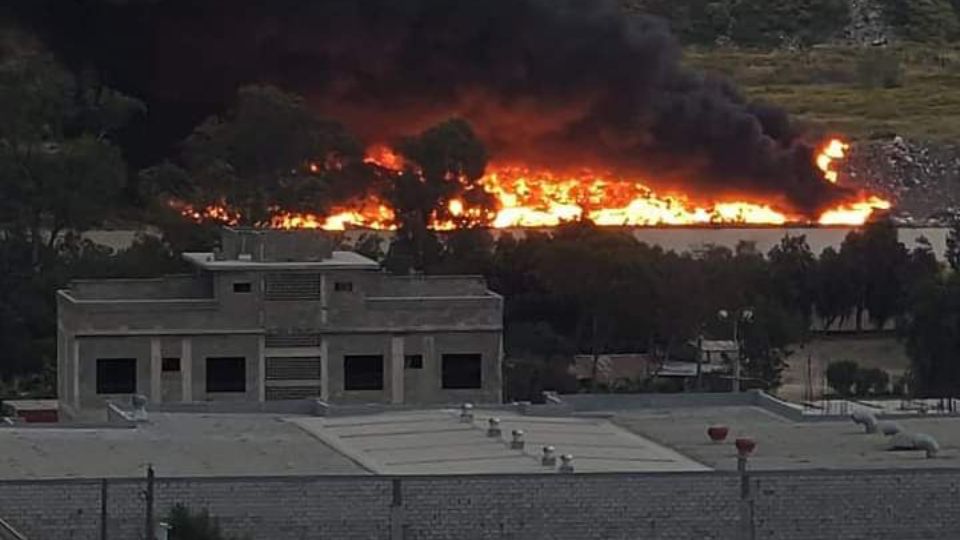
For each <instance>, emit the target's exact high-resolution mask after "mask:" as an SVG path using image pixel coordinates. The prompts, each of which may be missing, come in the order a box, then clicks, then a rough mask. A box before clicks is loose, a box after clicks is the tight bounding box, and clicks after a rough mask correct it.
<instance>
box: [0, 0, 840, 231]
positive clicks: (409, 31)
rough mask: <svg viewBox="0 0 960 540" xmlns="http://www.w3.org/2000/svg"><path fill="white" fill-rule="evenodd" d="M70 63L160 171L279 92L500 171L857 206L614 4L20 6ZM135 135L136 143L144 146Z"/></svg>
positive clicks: (102, 0) (654, 29)
mask: <svg viewBox="0 0 960 540" xmlns="http://www.w3.org/2000/svg"><path fill="white" fill-rule="evenodd" d="M14 2H20V3H19V4H16V5H17V6H18V7H15V8H14V10H15V12H16V14H17V16H18V18H19V19H20V21H21V22H24V23H25V24H27V25H28V26H29V27H31V28H32V29H33V30H34V31H36V32H37V33H38V34H39V35H40V36H41V38H43V39H44V41H45V42H47V43H48V44H49V46H51V47H52V48H53V49H54V50H55V51H57V52H58V54H59V55H60V56H61V58H63V59H64V61H65V62H66V63H68V64H69V65H70V66H72V67H73V68H74V69H77V70H81V71H82V70H90V69H92V70H93V71H94V72H96V73H98V74H100V76H101V77H103V79H104V81H105V82H106V83H107V84H110V85H113V86H116V87H118V88H120V89H121V90H124V91H127V92H129V93H132V94H134V95H136V96H138V97H140V98H142V99H144V100H145V101H146V102H147V104H148V106H149V107H150V108H151V113H150V118H149V120H148V122H147V124H146V125H145V126H142V127H141V128H140V129H141V131H140V132H139V133H134V134H132V135H131V136H132V137H135V140H136V141H137V143H136V145H135V146H138V148H134V149H133V150H132V152H133V153H134V156H133V159H134V160H136V159H137V158H138V157H139V159H142V160H144V161H147V160H150V159H156V158H158V157H161V156H158V155H152V154H153V153H156V152H161V153H162V152H166V151H168V150H169V146H170V145H171V144H172V141H175V140H178V139H180V138H182V137H183V136H184V135H186V133H187V132H188V131H189V129H190V127H191V126H192V125H193V124H194V123H196V122H197V121H199V120H200V119H201V118H202V117H203V116H205V115H207V114H210V113H213V112H217V111H218V110H222V109H223V108H225V107H226V105H227V102H228V100H229V99H230V96H232V95H234V92H235V90H236V88H237V86H239V85H241V84H245V83H251V82H267V83H273V84H277V85H279V86H282V87H284V88H286V89H288V90H292V91H296V92H298V93H300V94H302V95H304V96H305V97H306V98H307V99H308V100H309V101H310V103H312V104H313V106H314V107H315V108H316V110H317V111H318V112H319V113H322V114H323V115H325V116H329V117H332V118H335V119H338V120H341V121H342V122H344V123H345V124H346V125H347V126H348V127H349V128H350V129H352V130H353V131H354V132H356V133H358V134H359V135H361V136H362V137H363V138H364V139H365V140H367V141H368V142H377V141H389V140H391V139H393V138H394V137H397V136H399V135H404V134H411V133H414V132H417V131H420V130H422V129H423V128H425V127H427V126H429V125H431V124H434V123H436V122H438V121H440V120H443V119H446V118H448V117H450V116H461V117H463V118H465V119H467V120H469V121H470V123H471V124H472V125H473V126H474V127H475V129H476V130H477V132H478V133H479V134H480V135H481V138H482V139H483V140H484V142H485V143H486V145H487V146H488V148H489V150H490V153H491V155H492V156H493V158H494V159H495V160H499V161H509V160H522V161H523V162H525V163H532V164H547V165H550V166H552V167H560V166H574V165H576V166H580V165H586V166H594V167H596V166H600V167H603V168H606V169H614V170H616V171H617V172H620V173H624V174H632V175H637V177H638V178H640V179H643V180H644V181H646V182H650V183H652V184H653V185H658V182H659V183H660V184H667V185H669V186H677V185H681V186H684V189H685V190H686V191H688V192H693V193H703V194H710V195H715V194H725V193H755V194H762V195H765V196H769V197H780V198H782V199H784V200H785V202H787V203H788V204H790V205H792V206H794V207H795V208H796V209H798V210H801V211H805V212H810V213H813V212H814V211H816V210H818V209H820V208H822V207H824V206H826V205H828V204H830V203H834V202H836V201H838V200H839V199H842V198H843V197H845V196H846V195H847V193H846V192H845V191H843V190H841V189H839V188H836V187H834V186H830V185H828V184H827V183H826V182H824V180H823V179H822V177H821V175H820V173H819V171H818V170H817V169H816V168H815V167H814V164H813V161H814V156H813V154H814V150H813V149H812V148H811V146H809V145H808V144H806V143H804V142H803V141H802V138H801V133H799V132H798V129H797V127H796V126H795V125H794V124H793V123H792V122H791V120H790V118H788V116H787V115H786V113H785V112H784V111H782V110H780V109H777V108H774V107H770V106H764V105H759V104H753V103H749V102H748V101H747V100H746V99H745V98H744V97H743V96H742V95H741V94H740V93H739V92H738V91H737V89H736V88H735V87H734V86H733V85H731V84H730V83H729V82H727V81H725V80H723V79H720V78H716V77H710V76H705V75H703V74H700V73H697V72H694V71H691V70H689V69H686V68H684V67H683V66H682V65H681V63H680V61H681V50H680V48H679V46H678V44H677V42H676V41H675V39H674V38H673V37H672V36H671V35H670V34H669V32H668V30H667V29H666V28H665V25H664V24H663V23H662V22H661V21H659V20H657V19H654V18H651V17H645V16H638V15H628V14H626V13H625V12H624V11H622V10H621V9H620V7H619V6H618V5H617V4H616V2H614V1H613V0H14ZM136 137H139V138H136Z"/></svg>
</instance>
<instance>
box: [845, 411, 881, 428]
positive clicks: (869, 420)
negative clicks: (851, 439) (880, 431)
mask: <svg viewBox="0 0 960 540" xmlns="http://www.w3.org/2000/svg"><path fill="white" fill-rule="evenodd" d="M850 419H851V420H853V423H855V424H858V425H861V426H863V427H864V431H865V432H866V433H876V432H877V417H876V416H874V414H873V413H872V412H870V411H865V410H863V409H857V410H856V411H854V412H853V414H851V415H850Z"/></svg>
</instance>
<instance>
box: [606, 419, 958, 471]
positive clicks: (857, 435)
mask: <svg viewBox="0 0 960 540" xmlns="http://www.w3.org/2000/svg"><path fill="white" fill-rule="evenodd" d="M614 422H615V423H616V424H617V425H619V426H621V427H623V428H625V429H628V430H630V431H632V432H634V433H637V434H639V435H642V436H645V437H649V438H650V439H652V440H655V441H658V442H660V443H661V444H664V445H666V446H669V447H671V448H673V449H675V450H677V451H678V452H681V453H683V454H684V455H687V456H690V457H691V458H693V459H696V460H697V461H700V462H703V463H705V464H707V465H709V466H710V467H713V468H715V469H718V470H735V469H736V466H737V460H736V451H735V449H734V447H733V444H732V443H733V440H734V439H735V438H736V437H738V436H749V437H752V438H753V439H754V440H755V441H756V442H757V449H756V451H755V452H754V455H753V456H751V458H750V468H751V469H757V470H794V469H884V468H925V467H932V468H943V467H960V452H958V446H960V418H956V417H940V418H909V419H898V420H896V423H897V424H899V425H900V426H901V427H902V428H903V429H904V431H907V432H912V433H926V434H928V435H931V436H933V437H934V438H936V439H937V441H938V442H939V444H940V448H941V451H940V455H939V456H938V457H937V458H934V459H926V457H925V455H924V453H923V452H922V451H908V452H892V451H889V447H890V439H889V438H888V437H885V436H884V435H881V434H870V435H868V434H866V433H864V429H863V427H861V426H858V425H857V424H854V423H853V422H852V421H850V420H849V419H838V420H834V421H822V420H821V421H806V422H796V421H793V420H789V419H787V418H784V417H781V416H778V415H776V414H774V413H773V412H771V411H768V410H766V409H764V408H761V407H754V406H724V407H688V408H673V409H665V408H664V409H636V410H629V411H618V412H615V413H614ZM711 425H725V426H728V427H729V428H730V435H729V438H728V440H727V442H726V443H721V444H716V443H713V442H710V440H709V438H708V437H707V428H708V427H710V426H711Z"/></svg>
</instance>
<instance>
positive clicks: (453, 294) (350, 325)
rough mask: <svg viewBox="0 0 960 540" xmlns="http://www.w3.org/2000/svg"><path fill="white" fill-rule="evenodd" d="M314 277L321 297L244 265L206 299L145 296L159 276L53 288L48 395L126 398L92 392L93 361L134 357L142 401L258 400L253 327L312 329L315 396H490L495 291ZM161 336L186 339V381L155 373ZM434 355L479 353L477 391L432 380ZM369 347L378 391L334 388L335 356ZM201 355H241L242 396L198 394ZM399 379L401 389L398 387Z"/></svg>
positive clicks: (464, 284)
mask: <svg viewBox="0 0 960 540" xmlns="http://www.w3.org/2000/svg"><path fill="white" fill-rule="evenodd" d="M258 238H259V237H258ZM294 247H296V246H294ZM291 249H293V248H291ZM268 270H269V268H265V270H264V271H268ZM310 273H311V274H313V275H316V272H310ZM321 275H322V279H321V281H320V283H321V287H322V291H321V294H319V295H316V294H311V295H309V296H310V298H309V299H307V298H304V299H293V300H276V299H272V300H267V299H266V298H265V294H264V273H263V272H259V271H248V270H238V271H229V272H228V271H224V272H217V273H216V274H215V275H214V276H213V277H212V279H210V280H209V281H208V282H206V283H207V284H208V285H209V289H210V290H209V296H208V297H207V298H164V299H160V300H152V301H151V300H147V299H145V298H147V297H149V294H148V293H149V286H150V284H151V283H155V284H156V286H157V287H162V286H163V283H164V282H162V281H155V282H151V281H149V280H148V281H136V282H133V281H111V282H102V281H100V282H98V281H92V282H84V283H78V284H77V285H76V287H77V291H82V292H83V298H77V297H75V296H73V294H72V292H73V291H72V290H71V291H66V292H62V293H61V294H60V295H59V296H58V309H59V315H58V317H59V321H58V322H59V325H60V327H61V328H62V336H61V337H60V339H58V346H59V348H58V367H59V368H60V369H59V374H60V384H59V386H60V390H61V393H60V395H61V396H65V397H66V398H67V401H68V403H71V404H72V403H75V397H76V396H74V394H75V393H76V392H74V391H73V390H74V388H77V389H78V390H79V395H80V405H81V407H99V406H102V405H103V403H104V400H106V399H126V398H127V397H128V396H98V395H97V394H96V359H97V358H136V359H137V366H138V368H137V392H138V393H142V394H145V395H148V396H150V397H151V400H152V401H154V402H159V401H162V400H163V399H164V396H166V399H167V400H168V401H169V400H184V401H203V400H210V399H212V400H234V399H247V400H254V401H256V400H260V399H263V398H264V397H265V396H264V393H263V392H261V390H260V388H261V385H260V380H261V379H260V377H261V371H262V369H261V363H260V359H261V356H262V352H263V345H262V342H263V339H264V338H263V337H262V336H260V335H258V334H261V333H280V334H293V335H296V334H302V335H317V336H320V335H322V336H324V337H323V342H324V346H325V347H326V349H325V351H324V352H323V353H319V352H318V353H313V352H311V353H310V354H305V356H311V357H312V356H317V357H320V356H326V357H327V361H326V369H327V371H326V377H322V378H325V379H326V380H325V381H324V382H323V385H324V388H325V389H326V391H325V392H324V391H321V392H320V397H322V398H323V399H328V400H334V401H344V402H381V403H396V404H399V403H410V402H419V403H424V404H433V403H460V402H463V401H477V402H498V401H499V400H500V396H501V386H502V381H501V374H500V369H501V366H500V362H501V352H500V348H501V339H500V329H501V327H502V324H503V299H502V298H501V297H499V296H497V295H494V294H490V293H488V292H487V291H486V286H485V284H484V282H483V280H482V279H481V278H476V277H450V278H433V277H430V278H423V277H419V278H392V277H389V276H387V275H385V274H383V273H380V272H373V271H355V270H330V271H323V272H321ZM174 282H175V283H178V284H180V285H182V286H183V287H188V286H189V285H190V283H192V282H190V280H189V279H187V278H174ZM239 282H242V283H249V284H250V289H249V292H236V291H235V290H234V285H235V284H236V283H239ZM338 282H349V283H351V287H349V288H345V287H341V289H344V290H339V291H338V290H336V288H337V287H336V284H337V283H338ZM178 286H179V285H178ZM308 288H309V284H308ZM171 290H173V289H171ZM184 290H186V289H184ZM309 292H311V293H315V292H316V291H314V290H312V289H311V290H310V291H309ZM297 296H298V297H299V296H304V295H303V294H300V293H297ZM74 337H76V340H79V343H80V347H79V350H78V351H76V354H75V352H74V351H73V350H72V349H71V343H72V340H73V339H74ZM427 337H430V338H431V339H432V340H433V341H432V343H433V344H434V345H431V346H430V347H428V349H429V350H426V349H425V348H424V347H423V345H422V343H423V340H424V339H426V338H427ZM168 338H171V339H174V340H175V341H177V342H178V343H179V341H180V340H181V339H189V340H190V341H191V343H192V357H193V364H192V369H190V370H189V379H190V380H189V381H184V377H186V376H187V374H181V375H179V376H177V375H172V374H169V373H168V374H161V373H160V371H159V369H160V368H159V359H160V358H162V357H172V356H176V357H179V356H180V354H177V351H176V348H177V345H176V344H174V345H173V346H168V345H166V344H165V342H164V344H162V345H161V346H160V349H161V350H160V351H159V352H158V351H157V350H156V349H157V345H156V340H157V339H160V340H166V339H168ZM151 343H152V344H153V345H151ZM406 349H409V350H410V352H409V354H424V356H425V366H424V369H422V370H417V371H418V373H412V372H411V373H407V372H406V371H405V370H404V364H403V356H404V355H405V354H407V353H405V352H404V351H405V350H406ZM446 353H479V354H481V355H482V358H483V362H484V364H483V387H482V388H481V389H477V390H455V391H454V390H450V391H448V390H444V389H443V388H441V384H440V360H439V359H440V356H441V355H442V354H446ZM271 354H272V353H271ZM369 354H375V355H381V356H383V357H384V361H385V362H384V363H385V365H384V388H383V390H382V391H350V392H348V391H346V390H345V389H344V384H343V382H344V381H343V357H344V356H345V355H369ZM75 356H78V357H79V362H80V364H79V365H80V370H79V385H74V384H73V382H72V381H73V373H72V359H73V358H74V357H75ZM211 356H242V357H244V358H246V359H247V370H246V374H247V391H246V392H245V393H243V394H228V395H208V394H207V393H206V391H205V389H206V363H205V359H206V358H207V357H211ZM288 356H289V355H288ZM178 381H180V384H178ZM295 382H296V381H285V383H295ZM404 383H409V384H404ZM274 386H276V384H275V385H274ZM407 387H409V388H410V391H409V392H405V391H404V390H405V389H406V388H407ZM185 396H186V397H185Z"/></svg>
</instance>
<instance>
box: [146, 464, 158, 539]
mask: <svg viewBox="0 0 960 540" xmlns="http://www.w3.org/2000/svg"><path fill="white" fill-rule="evenodd" d="M146 499H147V523H146V535H145V536H144V538H145V539H146V540H156V537H155V536H154V535H155V534H156V530H155V529H154V527H153V465H147V496H146Z"/></svg>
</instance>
